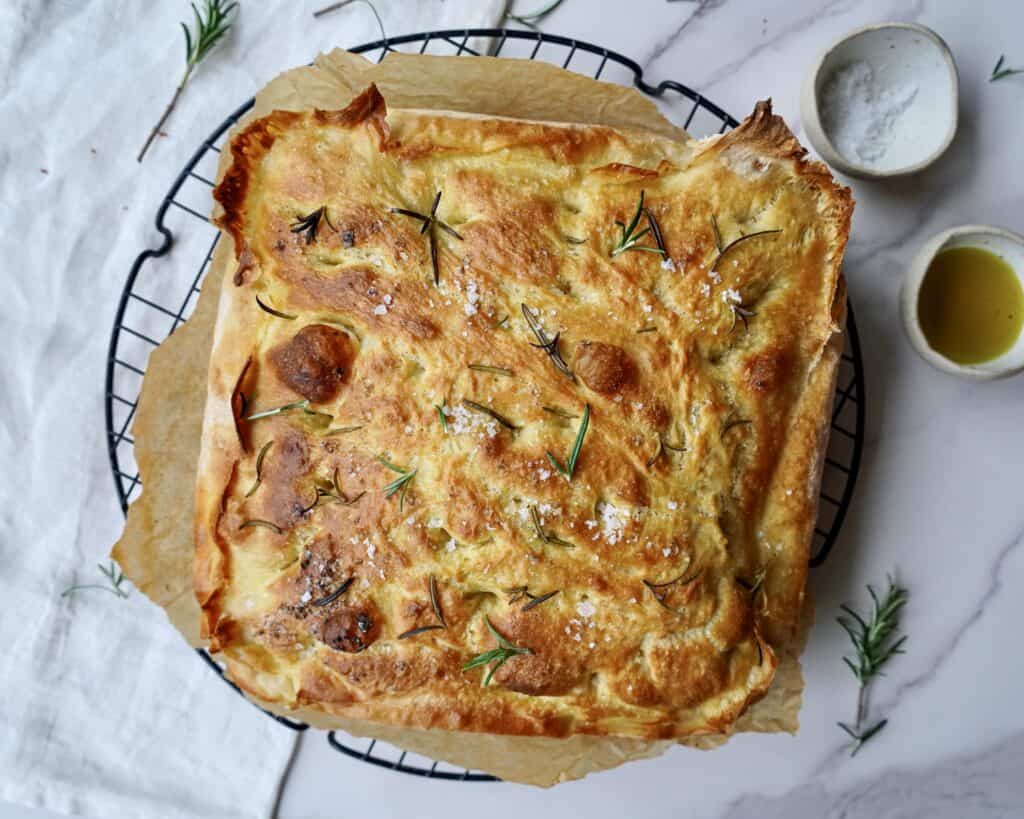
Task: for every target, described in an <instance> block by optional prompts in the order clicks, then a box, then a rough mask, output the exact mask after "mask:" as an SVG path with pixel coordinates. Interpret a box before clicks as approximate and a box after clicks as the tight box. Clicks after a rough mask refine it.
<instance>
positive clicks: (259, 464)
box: [245, 441, 274, 498]
mask: <svg viewBox="0 0 1024 819" xmlns="http://www.w3.org/2000/svg"><path fill="white" fill-rule="evenodd" d="M273 445H274V442H273V441H267V442H266V443H265V444H264V445H263V447H262V448H261V449H260V454H259V455H257V456H256V480H255V481H254V482H253V485H252V488H251V489H250V490H249V491H248V492H246V493H245V496H246V497H247V498H248V497H250V496H251V495H252V494H253V493H255V492H256V490H257V489H259V488H260V484H261V483H263V459H264V458H266V457H267V451H268V450H269V449H270V448H271V447H272V446H273Z"/></svg>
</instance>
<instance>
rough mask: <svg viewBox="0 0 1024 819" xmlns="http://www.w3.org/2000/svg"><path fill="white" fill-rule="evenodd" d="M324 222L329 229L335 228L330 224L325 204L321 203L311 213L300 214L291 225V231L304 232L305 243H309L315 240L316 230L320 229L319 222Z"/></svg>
mask: <svg viewBox="0 0 1024 819" xmlns="http://www.w3.org/2000/svg"><path fill="white" fill-rule="evenodd" d="M321 222H326V223H327V225H328V227H330V229H331V230H334V232H335V233H337V230H335V227H334V225H332V224H331V220H330V219H329V218H328V217H327V206H326V205H321V206H320V207H318V208H317V209H316V210H314V211H313V212H312V213H307V214H306V215H305V216H300V217H299V218H298V219H296V220H295V222H293V223H292V225H291V232H292V233H302V234H305V237H306V244H307V245H311V244H313V242H315V241H316V237H317V231H319V230H320V223H321Z"/></svg>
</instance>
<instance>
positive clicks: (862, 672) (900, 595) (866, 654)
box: [836, 577, 908, 756]
mask: <svg viewBox="0 0 1024 819" xmlns="http://www.w3.org/2000/svg"><path fill="white" fill-rule="evenodd" d="M888 582H889V587H888V588H887V589H886V591H885V595H884V596H883V597H882V598H881V599H879V597H878V594H876V592H875V590H874V588H873V587H872V586H871V585H868V587H867V589H868V594H870V595H871V611H870V613H869V614H867V615H865V616H863V617H862V616H861V615H860V614H858V613H857V612H856V611H854V610H853V609H852V608H850V606H848V605H846V604H843V605H842V606H840V607H839V608H840V609H842V611H843V615H840V616H839V617H837V618H836V621H837V622H838V623H839V625H840V626H842V627H843V630H844V631H845V632H846V633H847V635H849V637H850V642H851V643H853V649H854V656H853V658H852V659H851V658H850V657H843V662H844V663H846V665H847V666H848V667H849V669H850V671H852V672H853V675H854V676H855V677H856V678H857V681H858V682H859V683H860V690H859V691H858V693H857V717H856V721H855V722H854V723H853V725H852V726H851V725H847V724H845V723H842V722H840V723H837V724H838V725H839V727H840V728H842V729H843V730H844V731H845V732H846V733H847V734H848V735H849V736H850V738H851V739H853V746H852V748H851V750H850V756H853V755H855V754H856V753H857V752H858V751H859V750H860V749H861V748H862V747H863V746H864V743H866V742H867V741H868V740H869V739H871V738H872V737H873V736H875V735H876V734H878V732H879V731H881V730H882V729H883V728H884V727H885V726H886V725H887V724H888V720H887V719H883V720H880V721H878V722H876V723H875V724H874V725H872V726H870V727H868V728H865V729H863V730H862V729H861V724H862V723H863V722H864V720H865V717H866V716H867V698H868V688H869V686H870V684H871V681H872V680H873V679H874V678H875V677H876V676H877V675H878V674H879V673H881V670H882V668H884V667H885V665H886V663H888V662H889V660H891V659H892V658H893V657H894V656H896V655H897V654H903V653H904V651H903V646H904V644H905V643H906V641H907V638H906V636H905V635H904V636H899V637H897V634H898V632H899V630H900V622H899V621H900V613H901V612H902V610H903V607H904V606H905V605H906V603H907V598H908V593H907V590H906V589H904V588H903V587H902V586H899V585H897V584H896V582H895V581H894V580H893V579H892V577H889V578H888ZM844 615H845V616H844Z"/></svg>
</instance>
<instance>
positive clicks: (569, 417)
mask: <svg viewBox="0 0 1024 819" xmlns="http://www.w3.org/2000/svg"><path fill="white" fill-rule="evenodd" d="M541 409H542V410H544V412H548V413H551V414H552V415H557V416H558V417H559V418H564V419H565V420H566V421H573V420H575V419H576V418H579V416H578V415H573V414H572V413H571V412H569V411H568V410H564V409H562V408H561V407H541Z"/></svg>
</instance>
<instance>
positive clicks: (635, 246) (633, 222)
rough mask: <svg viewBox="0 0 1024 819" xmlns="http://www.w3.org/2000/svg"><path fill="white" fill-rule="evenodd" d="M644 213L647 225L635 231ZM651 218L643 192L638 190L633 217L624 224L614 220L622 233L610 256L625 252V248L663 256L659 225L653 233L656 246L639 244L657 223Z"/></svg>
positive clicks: (663, 249) (663, 250)
mask: <svg viewBox="0 0 1024 819" xmlns="http://www.w3.org/2000/svg"><path fill="white" fill-rule="evenodd" d="M645 213H646V214H647V223H648V224H647V227H645V228H644V229H643V230H641V231H640V232H637V228H638V227H639V226H640V217H641V216H643V215H644V214H645ZM652 219H653V217H652V216H651V212H650V210H648V209H647V208H645V207H644V192H643V191H640V200H639V201H638V202H637V203H636V211H635V212H634V213H633V218H632V219H630V220H629V224H628V225H626V224H625V223H623V222H620V221H619V220H618V219H616V220H615V224H617V225H618V226H619V229H620V230H621V231H622V235H621V237H620V238H619V242H618V244H617V245H615V247H613V248H612V250H611V257H612V258H613V259H614V258H615V257H616V256H618V255H619V254H620V253H625V252H626V251H627V250H642V251H644V252H645V253H657V254H658V255H659V256H664V255H665V248H664V243H663V242H662V241H661V228H660V227H658V228H657V233H655V234H654V238H655V239H656V240H657V241H658V246H657V247H651V246H650V245H642V244H640V240H641V239H643V238H644V236H646V235H647V234H648V233H652V232H653V231H654V227H655V225H657V222H653V221H652Z"/></svg>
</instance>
